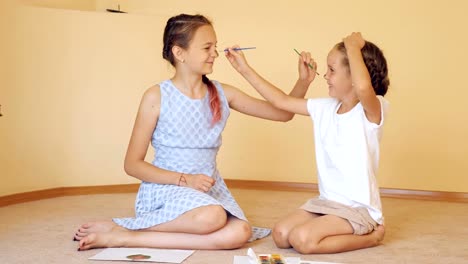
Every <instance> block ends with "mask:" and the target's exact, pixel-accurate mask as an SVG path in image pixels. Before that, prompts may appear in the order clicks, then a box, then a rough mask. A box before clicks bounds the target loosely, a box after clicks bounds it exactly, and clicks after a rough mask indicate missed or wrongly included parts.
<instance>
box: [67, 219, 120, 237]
mask: <svg viewBox="0 0 468 264" xmlns="http://www.w3.org/2000/svg"><path fill="white" fill-rule="evenodd" d="M112 230H125V228H123V227H120V226H118V225H117V224H115V223H114V222H112V221H99V222H89V223H86V224H83V225H81V227H80V228H78V230H77V231H76V233H75V236H74V239H75V240H81V239H83V238H84V237H85V236H87V235H89V234H91V233H107V232H110V231H112Z"/></svg>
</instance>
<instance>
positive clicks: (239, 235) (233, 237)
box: [217, 221, 252, 249]
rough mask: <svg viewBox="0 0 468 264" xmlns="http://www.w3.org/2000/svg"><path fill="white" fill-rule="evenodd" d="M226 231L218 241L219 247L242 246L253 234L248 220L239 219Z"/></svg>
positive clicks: (231, 247)
mask: <svg viewBox="0 0 468 264" xmlns="http://www.w3.org/2000/svg"><path fill="white" fill-rule="evenodd" d="M226 231H227V232H226V233H224V234H223V235H222V237H219V239H218V241H217V248H219V249H236V248H240V247H242V246H243V245H245V243H247V241H248V240H249V238H250V237H251V235H252V227H251V226H250V224H249V223H248V222H246V221H239V222H238V223H236V224H235V225H233V226H231V227H230V228H229V230H226Z"/></svg>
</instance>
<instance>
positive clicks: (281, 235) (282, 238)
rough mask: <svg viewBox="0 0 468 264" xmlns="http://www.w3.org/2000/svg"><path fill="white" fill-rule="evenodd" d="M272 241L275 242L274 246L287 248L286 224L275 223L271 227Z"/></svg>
mask: <svg viewBox="0 0 468 264" xmlns="http://www.w3.org/2000/svg"><path fill="white" fill-rule="evenodd" d="M272 236H273V241H274V242H275V244H276V246H277V247H279V248H289V247H290V244H289V242H288V237H289V230H288V229H287V227H286V226H284V225H281V224H276V225H275V226H274V227H273V232H272Z"/></svg>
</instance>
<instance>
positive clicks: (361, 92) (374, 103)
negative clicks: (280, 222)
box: [343, 32, 381, 124]
mask: <svg viewBox="0 0 468 264" xmlns="http://www.w3.org/2000/svg"><path fill="white" fill-rule="evenodd" d="M343 42H344V44H345V48H346V55H347V56H348V60H349V69H350V72H351V80H352V83H353V88H354V90H355V92H356V94H357V96H358V98H359V101H360V102H361V104H362V106H363V108H364V111H365V113H366V116H367V119H368V120H369V121H370V122H372V123H376V124H380V121H381V107H380V101H379V99H378V98H377V97H376V94H375V91H374V88H373V87H372V81H371V77H370V75H369V71H368V70H367V67H366V64H365V63H364V59H363V57H362V52H361V49H362V48H363V47H364V45H365V43H366V42H365V40H364V39H363V38H362V36H361V33H359V32H358V33H355V32H353V33H352V34H351V35H349V36H347V37H346V38H344V39H343Z"/></svg>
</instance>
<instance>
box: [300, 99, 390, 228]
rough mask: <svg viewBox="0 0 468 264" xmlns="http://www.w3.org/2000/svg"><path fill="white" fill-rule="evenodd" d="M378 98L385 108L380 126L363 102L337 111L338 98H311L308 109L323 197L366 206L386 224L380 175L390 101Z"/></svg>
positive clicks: (373, 216)
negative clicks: (384, 125) (373, 120)
mask: <svg viewBox="0 0 468 264" xmlns="http://www.w3.org/2000/svg"><path fill="white" fill-rule="evenodd" d="M377 98H378V99H379V101H380V105H381V108H382V111H381V112H382V119H381V122H380V124H378V125H377V124H375V123H372V122H370V121H369V120H367V117H366V115H365V113H364V108H363V107H362V105H361V103H358V104H357V105H356V106H355V107H354V108H353V109H351V110H350V111H348V112H347V113H344V114H337V111H338V109H339V107H340V105H341V103H340V102H339V101H338V100H336V99H334V98H320V99H309V100H308V101H307V109H308V111H309V114H310V117H311V118H312V121H313V123H314V133H315V135H314V136H315V154H316V159H317V170H318V186H319V191H320V199H328V200H332V201H335V202H339V203H342V204H345V205H348V206H351V207H358V206H362V207H366V208H367V210H368V211H369V214H370V215H371V217H372V218H373V219H374V220H375V221H376V222H377V223H379V224H383V215H382V205H381V202H380V194H379V187H378V184H377V180H376V174H377V169H378V167H379V153H380V146H379V143H380V138H381V136H382V126H383V123H384V117H385V115H386V112H387V108H388V101H387V100H385V99H384V98H383V97H382V96H377Z"/></svg>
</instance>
